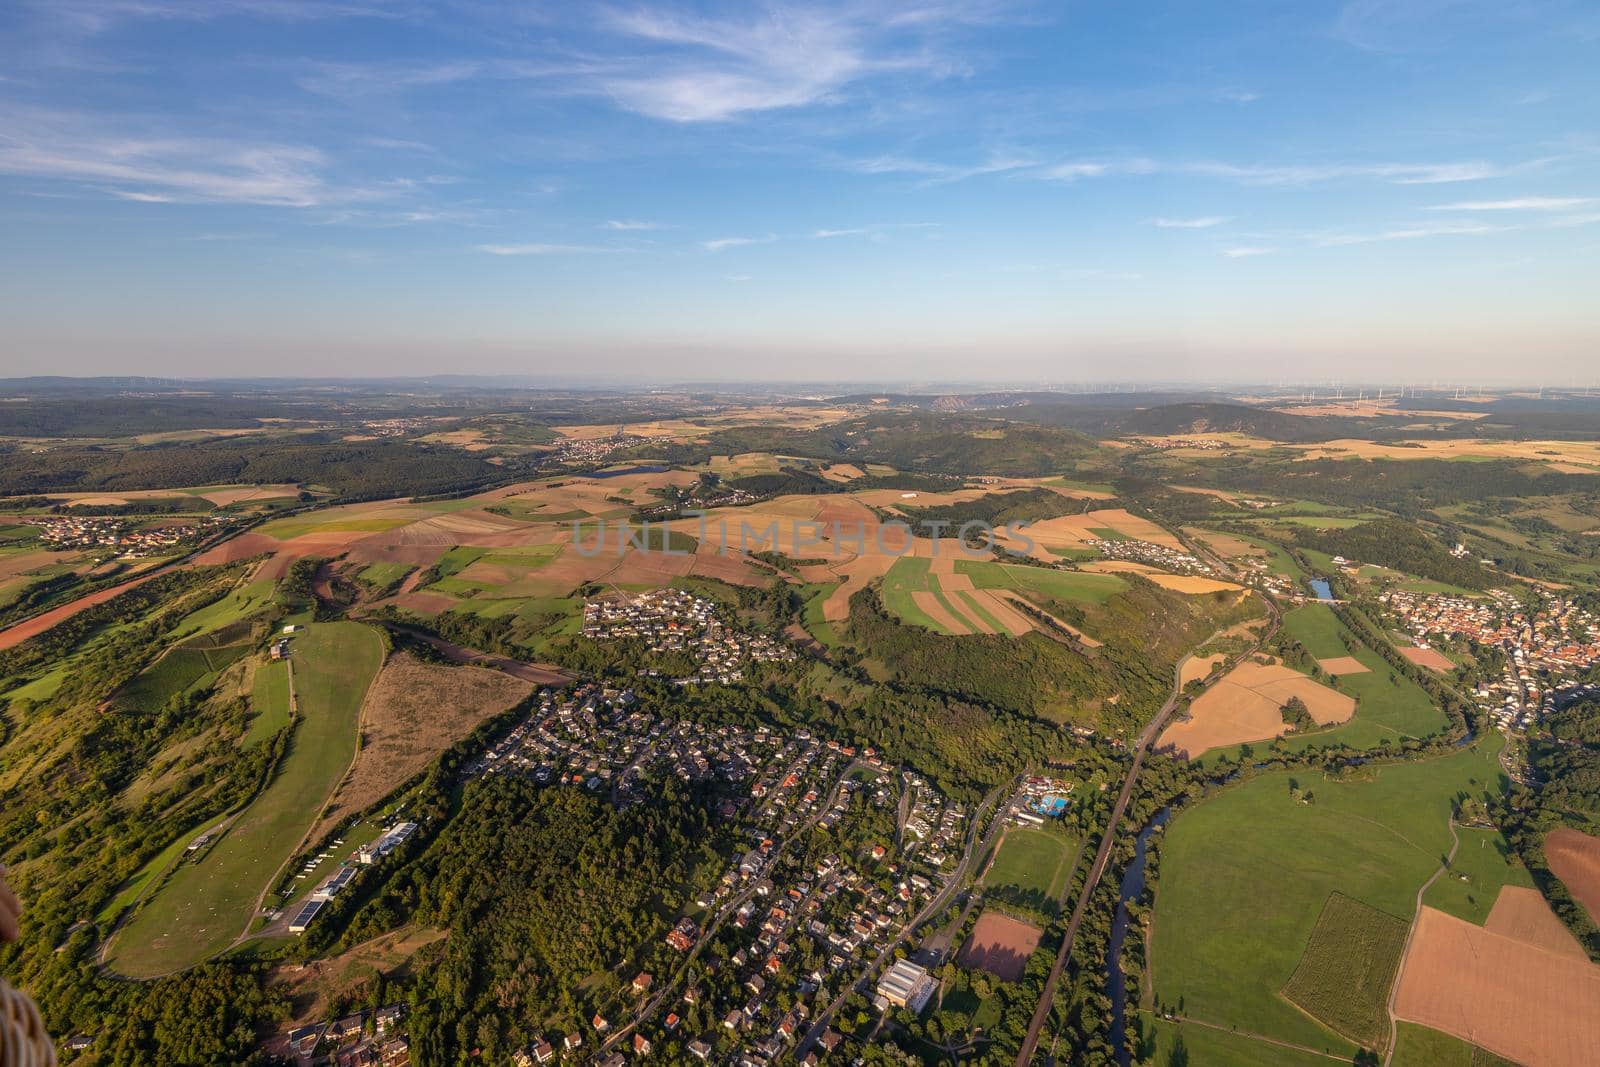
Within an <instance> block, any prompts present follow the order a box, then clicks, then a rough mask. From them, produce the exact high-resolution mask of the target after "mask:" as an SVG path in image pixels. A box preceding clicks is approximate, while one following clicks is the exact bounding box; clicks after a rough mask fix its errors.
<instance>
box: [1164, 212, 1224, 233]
mask: <svg viewBox="0 0 1600 1067" xmlns="http://www.w3.org/2000/svg"><path fill="white" fill-rule="evenodd" d="M1228 221H1230V216H1228V215H1202V216H1200V217H1199V218H1194V219H1168V218H1157V219H1151V220H1150V225H1152V226H1155V227H1157V228H1158V229H1163V230H1209V229H1211V228H1212V227H1213V226H1221V225H1222V224H1223V223H1225V222H1228Z"/></svg>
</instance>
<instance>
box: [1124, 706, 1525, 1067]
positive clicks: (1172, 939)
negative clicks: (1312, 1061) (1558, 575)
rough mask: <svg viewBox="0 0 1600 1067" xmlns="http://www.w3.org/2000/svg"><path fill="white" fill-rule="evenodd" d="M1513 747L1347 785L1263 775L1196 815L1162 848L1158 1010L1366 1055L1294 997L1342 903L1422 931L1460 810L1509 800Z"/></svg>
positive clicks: (1155, 976) (1310, 776)
mask: <svg viewBox="0 0 1600 1067" xmlns="http://www.w3.org/2000/svg"><path fill="white" fill-rule="evenodd" d="M1502 743H1503V742H1502V741H1501V739H1500V738H1499V737H1498V735H1494V736H1488V737H1485V738H1483V739H1481V740H1480V741H1479V742H1478V744H1477V745H1475V746H1473V747H1471V748H1467V749H1463V750H1462V751H1460V752H1456V753H1452V754H1451V755H1448V756H1442V757H1438V758H1435V759H1430V760H1425V761H1421V762H1416V763H1404V764H1396V765H1385V766H1379V767H1372V766H1369V767H1366V768H1362V769H1361V770H1360V771H1358V772H1355V773H1354V774H1353V775H1352V776H1351V777H1350V778H1347V779H1342V778H1341V779H1335V778H1327V777H1323V776H1321V775H1317V774H1315V773H1314V772H1306V771H1300V772H1294V773H1289V772H1275V773H1270V774H1264V775H1262V776H1261V777H1259V778H1254V779H1251V780H1249V781H1247V782H1244V783H1241V784H1239V785H1236V786H1233V787H1230V788H1228V789H1226V790H1224V791H1223V792H1222V793H1220V794H1218V795H1217V796H1216V797H1214V798H1212V799H1210V800H1207V801H1205V802H1203V803H1201V804H1198V805H1196V806H1195V807H1193V808H1191V809H1190V810H1188V811H1185V812H1184V813H1183V814H1182V815H1180V816H1179V817H1178V818H1177V819H1175V820H1174V821H1173V823H1172V825H1171V827H1170V828H1169V829H1168V830H1167V832H1166V838H1165V841H1164V842H1163V844H1162V846H1161V879H1160V884H1159V887H1158V892H1157V895H1156V902H1155V921H1154V933H1153V935H1152V945H1151V953H1150V956H1151V976H1152V986H1153V994H1154V996H1155V998H1156V999H1157V1001H1159V1003H1160V1004H1161V1005H1163V1006H1172V1005H1176V1004H1178V1003H1179V1000H1180V998H1181V1000H1182V1002H1183V1004H1184V1014H1185V1015H1188V1016H1193V1017H1195V1018H1197V1019H1200V1020H1203V1021H1206V1022H1211V1023H1215V1024H1218V1025H1221V1026H1225V1027H1233V1026H1236V1027H1238V1028H1239V1029H1240V1030H1241V1031H1247V1032H1250V1033H1256V1034H1264V1035H1266V1036H1269V1037H1275V1038H1278V1039H1280V1040H1285V1041H1290V1042H1293V1043H1295V1044H1300V1045H1304V1046H1307V1047H1310V1048H1316V1049H1323V1050H1327V1051H1331V1052H1334V1053H1336V1054H1340V1055H1351V1054H1353V1053H1354V1051H1355V1048H1354V1045H1353V1044H1352V1043H1351V1042H1349V1041H1348V1040H1346V1039H1345V1038H1343V1037H1341V1036H1339V1035H1337V1034H1336V1033H1334V1032H1333V1031H1331V1030H1328V1029H1326V1028H1324V1027H1323V1026H1321V1025H1319V1024H1318V1023H1316V1022H1315V1021H1313V1020H1312V1019H1311V1018H1309V1017H1308V1016H1306V1015H1305V1014H1304V1013H1303V1012H1301V1011H1299V1010H1297V1009H1296V1008H1295V1007H1294V1006H1293V1005H1291V1004H1290V1003H1288V1002H1287V1001H1286V1000H1284V999H1283V997H1282V996H1281V995H1280V994H1281V991H1282V990H1283V989H1284V987H1285V986H1286V985H1287V984H1288V983H1289V981H1290V979H1291V977H1292V976H1293V975H1294V973H1295V969H1296V968H1297V967H1298V966H1299V964H1300V961H1301V958H1302V957H1303V956H1304V955H1305V952H1306V948H1307V946H1308V945H1309V944H1310V942H1311V936H1312V932H1313V930H1314V929H1315V928H1316V925H1317V922H1318V919H1319V918H1320V917H1321V915H1322V912H1323V909H1324V907H1325V906H1326V904H1327V901H1328V898H1329V896H1331V895H1332V894H1334V893H1342V894H1344V895H1345V896H1347V897H1350V898H1351V899H1353V900H1357V901H1360V902H1361V903H1363V904H1365V905H1367V906H1368V907H1371V908H1375V909H1377V910H1379V911H1382V912H1386V913H1388V914H1389V915H1394V916H1399V917H1401V918H1404V919H1409V918H1410V917H1411V915H1412V914H1413V912H1414V911H1415V902H1416V893H1417V890H1418V888H1419V887H1421V885H1422V884H1423V882H1425V881H1426V880H1427V878H1428V877H1429V875H1431V874H1432V873H1433V872H1434V871H1435V870H1436V869H1437V868H1438V867H1439V864H1440V861H1441V859H1442V858H1443V856H1444V855H1445V854H1446V853H1447V852H1448V851H1449V849H1450V832H1449V819H1450V814H1451V811H1452V809H1453V805H1454V803H1455V799H1456V797H1457V796H1458V795H1459V794H1463V793H1464V794H1466V795H1469V796H1480V797H1482V796H1488V795H1492V794H1497V793H1499V792H1500V791H1501V790H1502V788H1503V784H1502V778H1501V772H1500V769H1499V765H1498V763H1497V761H1496V756H1497V754H1498V752H1499V749H1500V747H1501V745H1502ZM1291 784H1293V785H1296V786H1298V789H1299V795H1298V796H1296V795H1295V794H1292V793H1291V790H1290V787H1291ZM1307 791H1309V792H1310V793H1312V799H1311V801H1310V802H1306V801H1305V800H1304V794H1305V792H1307ZM1307 980H1308V981H1309V980H1310V976H1309V975H1308V977H1307Z"/></svg>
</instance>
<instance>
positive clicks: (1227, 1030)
mask: <svg viewBox="0 0 1600 1067" xmlns="http://www.w3.org/2000/svg"><path fill="white" fill-rule="evenodd" d="M1173 1019H1175V1020H1176V1021H1178V1022H1182V1023H1192V1024H1194V1025H1195V1026H1203V1027H1205V1028H1206V1029H1207V1030H1217V1031H1219V1032H1221V1033H1224V1034H1232V1035H1233V1036H1235V1037H1243V1038H1248V1039H1249V1040H1251V1041H1259V1042H1261V1043H1262V1044H1264V1045H1277V1046H1278V1047H1279V1048H1292V1049H1294V1050H1295V1051H1296V1052H1305V1053H1308V1054H1310V1055H1312V1056H1321V1057H1322V1058H1323V1059H1328V1060H1335V1061H1337V1062H1339V1063H1349V1062H1350V1057H1349V1056H1336V1055H1334V1054H1333V1053H1331V1052H1323V1051H1322V1050H1321V1049H1314V1048H1311V1047H1310V1046H1308V1045H1297V1044H1295V1043H1294V1042H1293V1041H1280V1040H1279V1039H1278V1038H1275V1037H1268V1036H1267V1035H1266V1034H1258V1033H1256V1032H1255V1031H1253V1030H1240V1029H1238V1028H1236V1027H1231V1026H1223V1025H1221V1024H1219V1023H1208V1022H1206V1021H1205V1020H1204V1019H1196V1018H1194V1017H1193V1016H1191V1015H1174V1016H1173Z"/></svg>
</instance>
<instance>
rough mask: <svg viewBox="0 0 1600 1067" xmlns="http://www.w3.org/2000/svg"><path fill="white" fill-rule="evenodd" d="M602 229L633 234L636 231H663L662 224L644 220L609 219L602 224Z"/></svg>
mask: <svg viewBox="0 0 1600 1067" xmlns="http://www.w3.org/2000/svg"><path fill="white" fill-rule="evenodd" d="M602 227H603V228H604V229H607V230H621V231H623V232H633V231H636V230H659V229H661V223H659V222H649V221H647V220H644V219H607V220H606V221H605V222H604V223H602Z"/></svg>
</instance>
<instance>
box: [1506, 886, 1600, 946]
mask: <svg viewBox="0 0 1600 1067" xmlns="http://www.w3.org/2000/svg"><path fill="white" fill-rule="evenodd" d="M1483 928H1484V929H1485V930H1489V931H1491V932H1493V933H1496V934H1501V935H1504V936H1505V937H1509V938H1511V939H1512V940H1513V941H1521V942H1522V943H1523V944H1526V945H1532V946H1534V947H1535V948H1542V949H1544V950H1545V951H1546V952H1553V953H1555V954H1556V955H1557V956H1566V957H1567V958H1568V959H1574V960H1585V961H1587V960H1588V958H1589V954H1588V953H1587V952H1585V951H1584V950H1583V945H1582V944H1581V943H1580V942H1579V941H1578V939H1577V938H1576V937H1575V936H1573V933H1572V931H1571V930H1568V929H1567V924H1566V923H1564V922H1562V921H1561V918H1560V916H1558V915H1556V913H1555V912H1554V911H1551V910H1550V903H1549V902H1548V901H1546V900H1545V899H1544V895H1543V894H1541V893H1540V892H1539V891H1538V890H1537V889H1529V888H1528V887H1526V886H1520V885H1503V886H1501V887H1500V895H1499V896H1497V897H1495V900H1494V907H1493V908H1492V909H1490V911H1489V917H1488V918H1487V919H1485V920H1484V923H1483Z"/></svg>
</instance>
